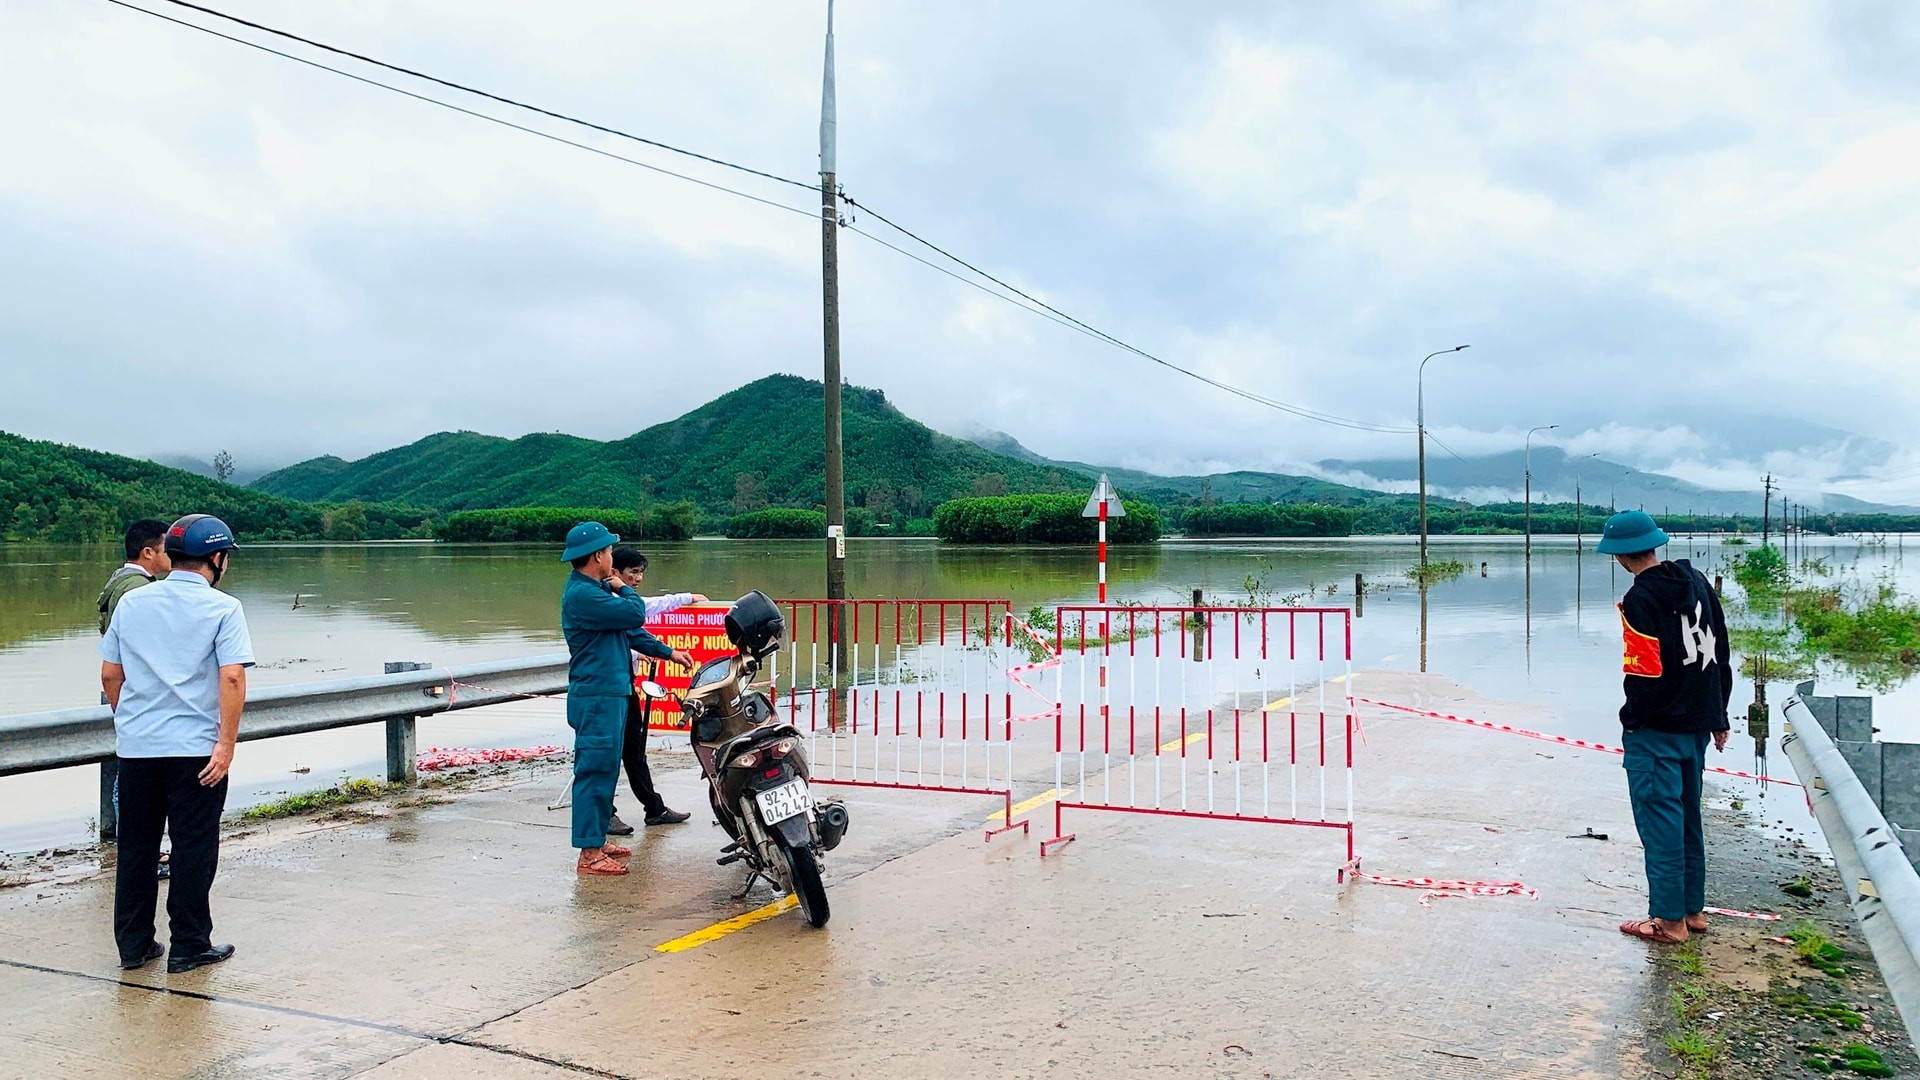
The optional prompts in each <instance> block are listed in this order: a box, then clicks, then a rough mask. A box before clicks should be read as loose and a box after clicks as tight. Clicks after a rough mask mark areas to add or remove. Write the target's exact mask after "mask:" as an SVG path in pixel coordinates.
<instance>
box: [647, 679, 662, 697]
mask: <svg viewBox="0 0 1920 1080" xmlns="http://www.w3.org/2000/svg"><path fill="white" fill-rule="evenodd" d="M640 692H641V693H643V694H645V695H647V696H648V697H650V698H655V699H658V698H663V697H666V696H667V688H666V687H664V686H661V685H660V684H659V683H657V682H654V681H653V680H652V679H646V680H644V681H642V682H641V683H640Z"/></svg>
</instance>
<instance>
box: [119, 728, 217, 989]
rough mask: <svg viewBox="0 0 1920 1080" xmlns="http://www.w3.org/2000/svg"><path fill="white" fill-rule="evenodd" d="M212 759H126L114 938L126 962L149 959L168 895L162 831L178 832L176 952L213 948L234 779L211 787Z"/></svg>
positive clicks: (171, 893)
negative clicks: (214, 905) (224, 825)
mask: <svg viewBox="0 0 1920 1080" xmlns="http://www.w3.org/2000/svg"><path fill="white" fill-rule="evenodd" d="M206 767H207V759H206V758H204V757H192V758H186V757H171V758H121V759H120V832H119V847H120V858H119V866H118V867H117V868H116V870H115V872H114V890H113V937H114V942H115V944H117V945H119V947H120V959H121V960H123V961H134V960H139V959H142V958H144V957H145V955H146V952H147V946H149V945H151V944H152V943H153V937H154V926H153V916H154V908H155V906H156V905H157V904H158V903H159V900H160V882H159V880H158V876H157V875H158V873H159V869H160V834H161V833H162V832H163V831H164V832H167V833H170V834H171V835H172V836H173V864H172V865H173V874H172V877H171V878H170V879H169V882H168V885H167V926H168V931H169V933H168V938H169V945H170V948H171V950H172V953H173V955H175V956H192V955H195V954H197V953H203V952H206V951H207V950H208V949H210V948H212V947H213V912H212V911H211V910H210V909H209V908H208V906H207V894H208V893H209V892H211V891H212V890H213V875H214V871H215V870H216V869H217V868H218V867H219V863H220V814H221V813H222V812H223V811H224V810H226V807H227V781H226V778H225V777H222V778H221V780H220V782H219V783H218V784H215V785H214V786H212V787H203V786H201V784H200V770H201V769H204V768H206Z"/></svg>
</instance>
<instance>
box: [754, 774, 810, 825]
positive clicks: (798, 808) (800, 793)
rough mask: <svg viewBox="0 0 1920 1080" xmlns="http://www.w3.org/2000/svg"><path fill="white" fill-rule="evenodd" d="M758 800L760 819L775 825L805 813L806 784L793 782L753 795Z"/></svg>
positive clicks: (803, 781)
mask: <svg viewBox="0 0 1920 1080" xmlns="http://www.w3.org/2000/svg"><path fill="white" fill-rule="evenodd" d="M754 798H756V799H758V800H760V817H761V819H762V820H764V821H765V822H766V823H767V824H769V825H776V824H779V823H780V822H782V821H785V820H787V819H788V818H790V817H793V816H794V815H796V814H804V813H806V812H807V782H806V781H805V780H793V781H789V782H788V783H785V784H781V785H780V786H779V787H777V788H772V789H770V790H767V791H761V792H757V793H755V794H754Z"/></svg>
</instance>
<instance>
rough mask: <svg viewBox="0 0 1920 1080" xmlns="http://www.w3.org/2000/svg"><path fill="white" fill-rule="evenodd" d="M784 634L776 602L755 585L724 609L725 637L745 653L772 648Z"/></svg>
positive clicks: (761, 652)
mask: <svg viewBox="0 0 1920 1080" xmlns="http://www.w3.org/2000/svg"><path fill="white" fill-rule="evenodd" d="M786 635H787V620H786V618H785V617H784V616H782V615H781V614H780V605H779V604H776V603H774V602H773V599H772V598H771V597H769V596H768V595H767V594H766V593H763V592H761V591H760V590H758V589H755V590H754V591H752V592H750V593H748V594H747V595H745V596H743V597H741V598H740V599H738V600H735V601H734V602H733V606H732V607H730V608H728V609H727V640H728V641H730V642H732V643H733V646H734V648H736V649H739V650H740V651H741V652H744V653H746V654H747V655H748V656H755V657H760V656H765V655H767V654H768V653H770V652H773V651H774V650H775V649H778V648H779V647H780V639H781V638H783V637H785V636H786Z"/></svg>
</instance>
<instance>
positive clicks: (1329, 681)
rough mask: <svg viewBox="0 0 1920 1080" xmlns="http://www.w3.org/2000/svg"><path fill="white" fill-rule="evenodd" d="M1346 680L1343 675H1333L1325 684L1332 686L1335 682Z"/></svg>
mask: <svg viewBox="0 0 1920 1080" xmlns="http://www.w3.org/2000/svg"><path fill="white" fill-rule="evenodd" d="M1346 681H1347V677H1346V676H1345V675H1335V676H1334V677H1333V678H1331V679H1328V680H1327V685H1328V686H1333V685H1335V684H1336V683H1343V682H1346Z"/></svg>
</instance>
